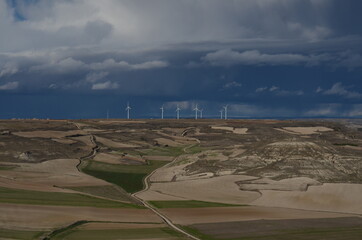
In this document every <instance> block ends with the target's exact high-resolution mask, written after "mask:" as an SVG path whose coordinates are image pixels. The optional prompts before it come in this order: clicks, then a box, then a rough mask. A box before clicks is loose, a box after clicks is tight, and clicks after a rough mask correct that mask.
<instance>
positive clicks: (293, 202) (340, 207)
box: [252, 183, 362, 214]
mask: <svg viewBox="0 0 362 240" xmlns="http://www.w3.org/2000/svg"><path fill="white" fill-rule="evenodd" d="M261 193H262V196H261V197H260V198H259V199H257V200H256V201H254V202H253V203H252V204H255V205H260V206H274V207H286V208H297V209H307V210H319V211H330V212H342V213H356V214H362V184H342V183H338V184H333V183H325V184H323V185H322V186H312V187H309V188H308V191H306V192H296V191H268V190H262V191H261Z"/></svg>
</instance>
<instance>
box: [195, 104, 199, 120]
mask: <svg viewBox="0 0 362 240" xmlns="http://www.w3.org/2000/svg"><path fill="white" fill-rule="evenodd" d="M194 111H195V119H197V112H198V111H200V109H199V107H198V105H197V104H196V107H195V108H194Z"/></svg>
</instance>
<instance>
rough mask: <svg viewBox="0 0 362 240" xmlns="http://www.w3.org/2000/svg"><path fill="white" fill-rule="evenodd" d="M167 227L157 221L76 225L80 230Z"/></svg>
mask: <svg viewBox="0 0 362 240" xmlns="http://www.w3.org/2000/svg"><path fill="white" fill-rule="evenodd" d="M161 227H167V225H166V224H163V223H157V224H155V223H154V224H146V223H141V224H139V223H103V222H93V223H86V224H83V225H81V226H79V227H78V229H81V230H104V229H140V228H141V229H142V228H161Z"/></svg>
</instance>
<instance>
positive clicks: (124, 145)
mask: <svg viewBox="0 0 362 240" xmlns="http://www.w3.org/2000/svg"><path fill="white" fill-rule="evenodd" d="M96 141H97V142H100V143H102V144H103V145H105V146H107V147H110V148H136V147H139V146H137V145H135V144H127V143H121V142H116V141H113V140H111V139H108V138H103V137H98V136H96Z"/></svg>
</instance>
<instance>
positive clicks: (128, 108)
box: [126, 103, 132, 119]
mask: <svg viewBox="0 0 362 240" xmlns="http://www.w3.org/2000/svg"><path fill="white" fill-rule="evenodd" d="M131 109H132V108H131V107H130V106H129V103H127V107H126V111H127V119H129V111H130V110H131Z"/></svg>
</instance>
